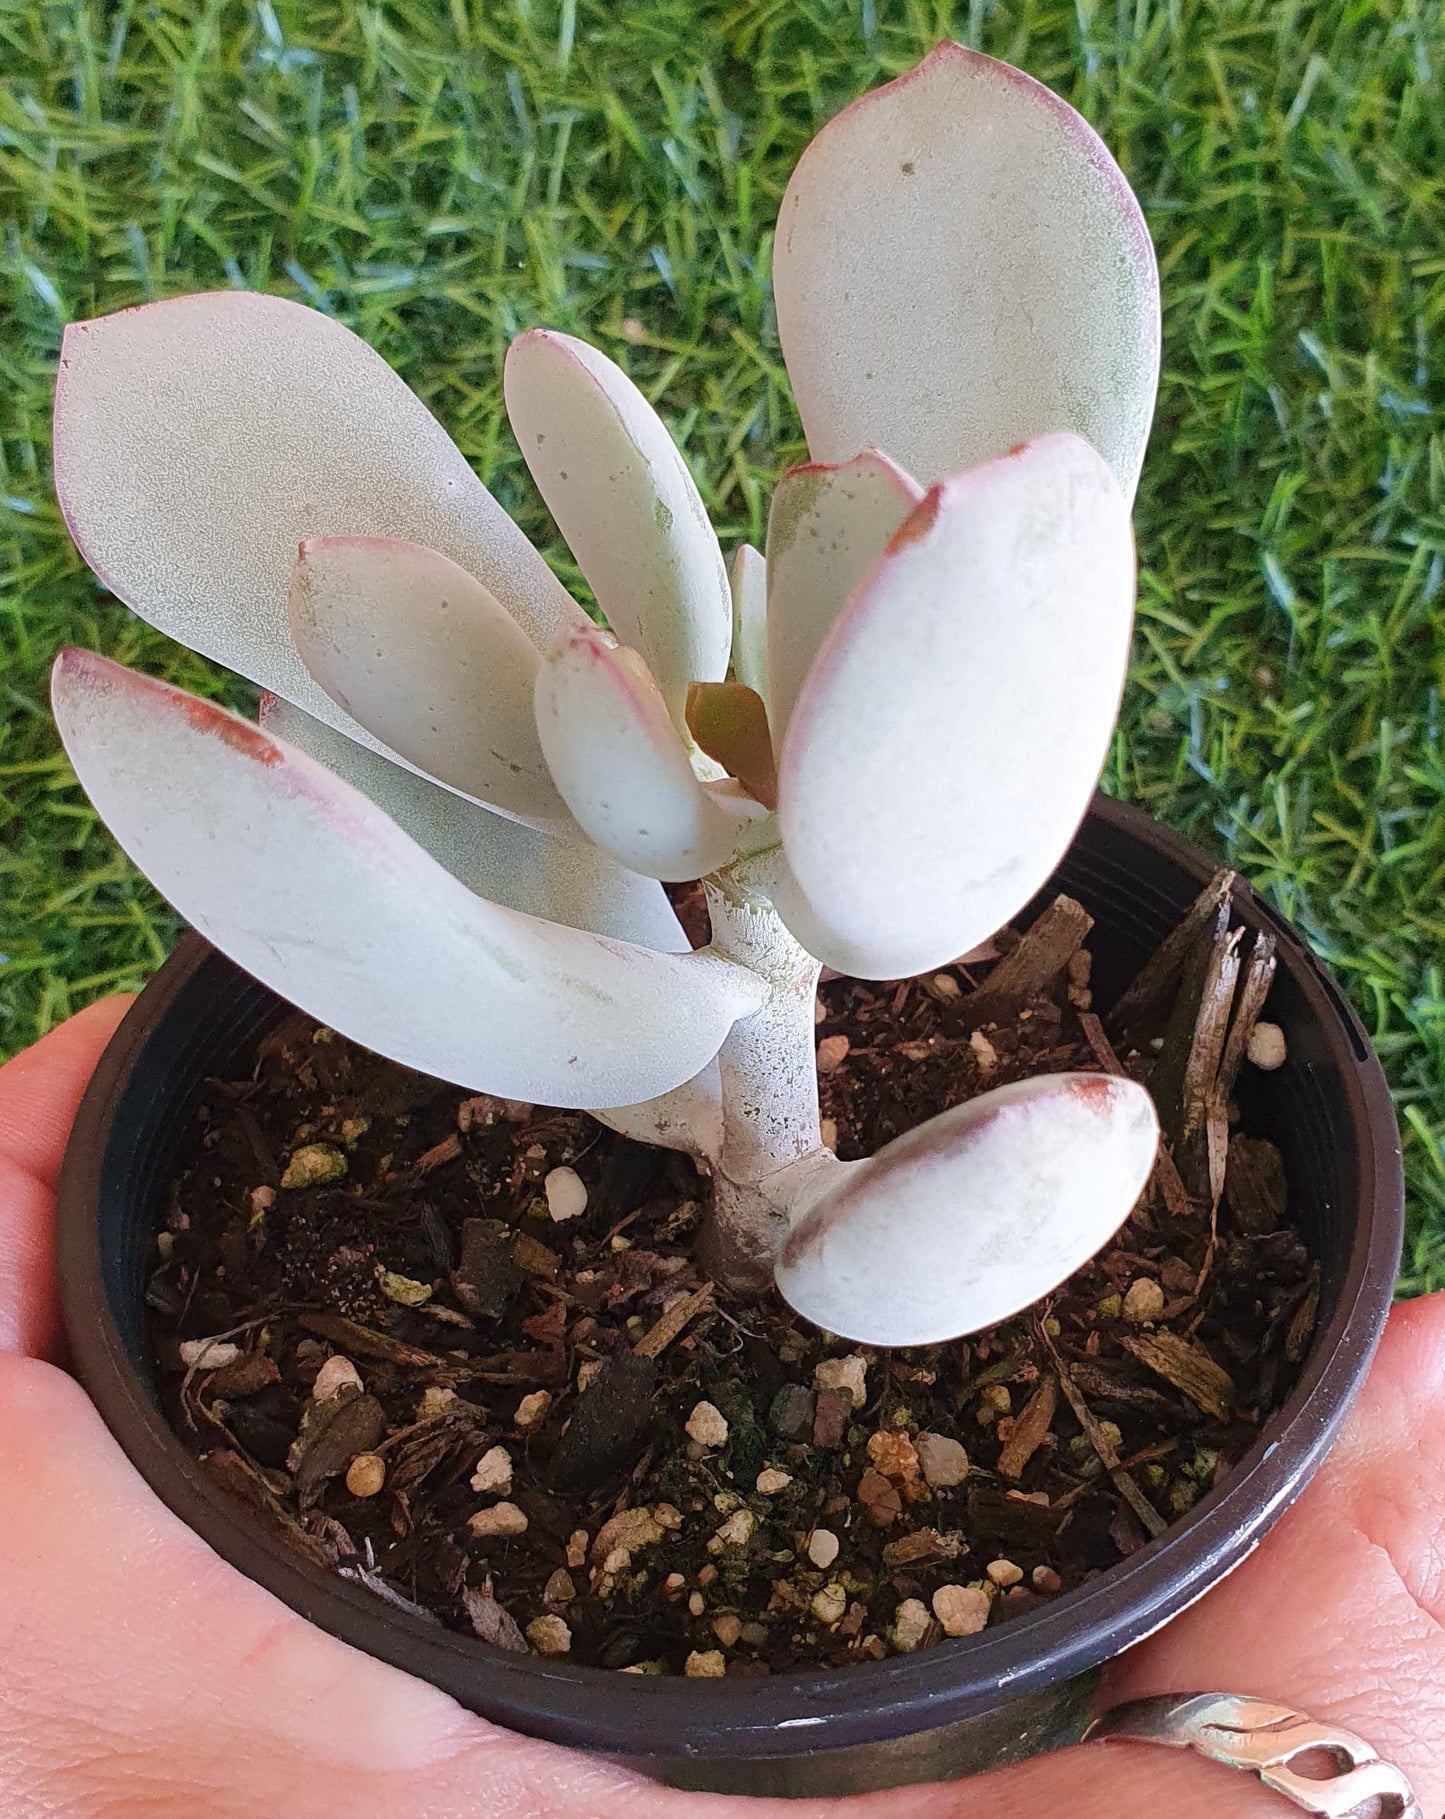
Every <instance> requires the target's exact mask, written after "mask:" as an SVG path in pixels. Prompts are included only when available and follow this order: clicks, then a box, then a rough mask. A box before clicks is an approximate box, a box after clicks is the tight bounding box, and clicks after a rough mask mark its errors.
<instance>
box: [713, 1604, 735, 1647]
mask: <svg viewBox="0 0 1445 1819" xmlns="http://www.w3.org/2000/svg"><path fill="white" fill-rule="evenodd" d="M712 1633H713V1635H714V1636H716V1637H717V1639H718V1641H719V1642H720V1643H721V1644H722V1645H723V1647H724V1648H736V1646H737V1640H738V1637H739V1636H741V1635H742V1633H743V1621H742V1618H741V1617H735V1616H734V1615H733V1614H732V1612H731V1611H724V1612H723V1614H722V1615H721V1616H720V1617H714V1618H713V1620H712Z"/></svg>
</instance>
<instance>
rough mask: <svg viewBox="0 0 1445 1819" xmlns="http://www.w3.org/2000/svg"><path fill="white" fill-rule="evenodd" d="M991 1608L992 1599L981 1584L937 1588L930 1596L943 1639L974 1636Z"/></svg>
mask: <svg viewBox="0 0 1445 1819" xmlns="http://www.w3.org/2000/svg"><path fill="white" fill-rule="evenodd" d="M992 1609H993V1599H992V1598H991V1597H990V1596H989V1594H988V1593H987V1592H986V1591H985V1590H984V1589H983V1587H982V1586H981V1585H940V1586H939V1588H938V1590H937V1591H936V1592H935V1593H934V1594H933V1614H934V1616H935V1617H937V1619H938V1621H939V1622H940V1623H941V1624H942V1625H943V1633H944V1635H945V1636H976V1635H977V1634H978V1632H979V1631H980V1630H981V1629H984V1628H985V1627H986V1626H987V1624H988V1614H989V1612H990V1611H991V1610H992Z"/></svg>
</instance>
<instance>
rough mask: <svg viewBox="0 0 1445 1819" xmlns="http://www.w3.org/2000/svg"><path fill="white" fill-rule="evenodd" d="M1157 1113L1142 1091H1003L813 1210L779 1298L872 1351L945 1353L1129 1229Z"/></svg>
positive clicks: (1099, 1080)
mask: <svg viewBox="0 0 1445 1819" xmlns="http://www.w3.org/2000/svg"><path fill="white" fill-rule="evenodd" d="M1158 1141H1159V1126H1158V1121H1157V1119H1156V1117H1155V1115H1154V1102H1153V1100H1152V1099H1151V1098H1150V1097H1149V1094H1148V1093H1147V1092H1146V1091H1145V1089H1144V1088H1143V1087H1142V1086H1139V1085H1138V1084H1137V1083H1136V1082H1135V1081H1133V1080H1127V1079H1119V1078H1114V1077H1113V1076H1111V1075H1107V1074H1051V1075H1046V1076H1043V1077H1041V1078H1036V1079H1033V1080H1020V1081H1016V1082H1014V1083H1013V1084H1012V1085H1011V1086H1001V1087H998V1088H996V1089H995V1090H994V1091H993V1092H991V1093H985V1094H984V1095H983V1096H982V1097H981V1098H978V1099H970V1100H968V1101H967V1102H966V1103H965V1104H963V1105H957V1106H954V1107H953V1108H952V1110H950V1111H946V1112H941V1113H940V1114H939V1116H938V1117H936V1118H933V1119H930V1120H929V1122H928V1123H927V1124H921V1125H919V1126H917V1128H916V1129H914V1130H911V1131H909V1132H907V1133H906V1134H905V1135H904V1136H902V1137H898V1138H895V1140H894V1141H893V1142H892V1143H890V1144H887V1145H886V1146H885V1147H884V1148H883V1149H881V1150H879V1151H878V1153H877V1154H876V1155H875V1156H872V1157H870V1158H869V1160H868V1161H867V1162H864V1163H861V1164H859V1165H858V1166H857V1167H856V1168H855V1169H854V1170H853V1171H852V1172H851V1173H850V1174H848V1175H847V1176H846V1177H844V1178H843V1180H842V1181H841V1182H840V1183H839V1185H838V1186H837V1187H834V1188H832V1189H831V1190H829V1191H828V1192H826V1193H824V1194H823V1196H822V1197H821V1198H820V1199H819V1200H816V1201H814V1202H813V1204H812V1205H811V1206H810V1207H809V1208H808V1210H807V1211H806V1212H805V1213H804V1215H803V1217H802V1218H801V1219H800V1220H799V1221H798V1223H797V1224H796V1225H795V1226H794V1228H793V1230H792V1231H791V1232H790V1233H789V1234H788V1237H787V1239H786V1241H785V1242H784V1245H783V1250H782V1255H781V1258H780V1261H779V1264H778V1269H777V1282H778V1287H779V1288H780V1289H781V1290H782V1292H783V1295H784V1297H785V1298H786V1299H787V1301H788V1302H789V1304H790V1305H791V1306H793V1307H795V1308H796V1309H797V1310H798V1312H799V1313H800V1314H802V1315H803V1316H804V1318H805V1319H808V1320H811V1321H812V1322H813V1323H814V1325H816V1326H820V1327H823V1328H824V1329H825V1330H826V1331H827V1332H830V1333H838V1334H840V1335H841V1336H842V1337H843V1338H845V1339H852V1340H855V1341H857V1342H859V1343H861V1344H865V1345H937V1344H941V1343H942V1342H943V1341H944V1340H946V1339H954V1338H957V1337H958V1335H959V1334H961V1333H976V1332H980V1331H982V1330H983V1329H984V1328H985V1327H990V1326H993V1325H995V1324H996V1323H997V1322H998V1321H1000V1320H1006V1319H1008V1317H1009V1316H1010V1315H1012V1314H1016V1313H1018V1312H1019V1311H1020V1309H1022V1308H1026V1307H1028V1306H1030V1305H1031V1304H1032V1303H1033V1302H1035V1301H1037V1300H1038V1299H1039V1298H1040V1296H1043V1295H1046V1294H1048V1293H1049V1291H1050V1290H1051V1289H1054V1288H1057V1287H1058V1285H1059V1284H1060V1283H1061V1282H1064V1281H1066V1280H1067V1279H1068V1277H1069V1276H1071V1275H1072V1274H1073V1272H1074V1271H1075V1270H1076V1269H1078V1268H1080V1267H1081V1265H1083V1264H1084V1263H1086V1262H1087V1261H1088V1259H1089V1258H1090V1257H1092V1256H1093V1255H1094V1253H1095V1252H1096V1251H1098V1250H1099V1249H1101V1248H1102V1246H1103V1245H1105V1244H1107V1243H1108V1241H1109V1239H1110V1238H1111V1237H1112V1236H1113V1235H1114V1233H1115V1232H1116V1231H1117V1230H1118V1229H1119V1227H1120V1226H1121V1225H1122V1224H1123V1223H1124V1221H1125V1219H1127V1218H1128V1216H1129V1213H1130V1211H1131V1209H1132V1208H1133V1206H1134V1203H1135V1201H1136V1200H1137V1199H1138V1197H1139V1195H1140V1193H1141V1192H1142V1191H1143V1188H1144V1184H1145V1182H1146V1181H1147V1180H1148V1178H1149V1171H1150V1169H1151V1168H1152V1167H1153V1164H1154V1155H1155V1151H1156V1149H1157V1147H1158Z"/></svg>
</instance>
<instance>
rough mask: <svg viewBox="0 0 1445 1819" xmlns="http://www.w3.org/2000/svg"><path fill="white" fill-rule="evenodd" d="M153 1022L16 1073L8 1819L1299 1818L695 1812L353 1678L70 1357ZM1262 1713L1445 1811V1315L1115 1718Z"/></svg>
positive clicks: (1222, 1807) (975, 1806) (1132, 1779)
mask: <svg viewBox="0 0 1445 1819" xmlns="http://www.w3.org/2000/svg"><path fill="white" fill-rule="evenodd" d="M125 1009H126V1001H125V1000H123V999H109V1000H107V1001H106V1002H105V1003H103V1004H97V1005H93V1006H92V1007H91V1008H90V1009H89V1010H87V1011H84V1012H82V1013H81V1015H80V1016H78V1017H75V1018H73V1019H72V1020H71V1021H70V1022H69V1023H67V1024H66V1025H64V1026H63V1027H62V1028H60V1029H58V1030H55V1031H54V1032H52V1034H51V1035H49V1036H47V1037H46V1038H45V1040H44V1041H42V1042H41V1043H39V1044H37V1045H36V1047H35V1048H33V1049H31V1050H30V1051H29V1052H28V1053H26V1054H24V1055H21V1056H19V1057H18V1058H17V1059H16V1060H14V1061H12V1062H10V1063H9V1064H8V1065H7V1066H6V1067H4V1068H3V1069H0V1485H3V1493H0V1496H3V1502H0V1513H3V1521H0V1811H3V1813H4V1815H5V1819H42V1816H43V1819H99V1816H100V1815H101V1814H104V1815H105V1819H198V1816H199V1815H202V1814H204V1815H206V1819H254V1816H255V1815H256V1814H257V1813H261V1812H265V1813H270V1814H275V1815H278V1819H335V1816H336V1815H338V1814H342V1813H345V1814H346V1815H348V1819H725V1816H726V1819H732V1816H733V1815H737V1819H743V1816H744V1815H746V1816H747V1819H904V1815H907V1819H962V1816H963V1815H965V1814H967V1815H968V1819H1044V1816H1045V1815H1050V1816H1051V1815H1053V1814H1055V1813H1061V1812H1067V1813H1069V1814H1070V1816H1071V1819H1106V1816H1107V1819H1132V1816H1134V1815H1140V1816H1141V1819H1142V1816H1144V1815H1154V1814H1158V1813H1166V1814H1169V1815H1171V1816H1176V1819H1270V1816H1271V1815H1274V1816H1275V1819H1281V1816H1282V1815H1284V1814H1286V1813H1288V1812H1289V1811H1290V1810H1291V1809H1290V1808H1289V1807H1288V1805H1287V1804H1286V1803H1285V1802H1284V1801H1283V1800H1282V1799H1281V1798H1280V1797H1279V1796H1277V1795H1274V1794H1270V1793H1267V1792H1265V1791H1264V1790H1263V1789H1261V1788H1259V1787H1258V1786H1257V1784H1255V1783H1254V1782H1253V1781H1252V1780H1250V1779H1248V1778H1246V1777H1245V1776H1242V1775H1240V1774H1238V1773H1237V1772H1235V1771H1232V1770H1228V1769H1224V1768H1219V1767H1217V1766H1215V1765H1212V1764H1209V1763H1205V1762H1202V1761H1200V1760H1198V1759H1197V1758H1194V1757H1188V1756H1180V1755H1176V1754H1175V1753H1174V1752H1172V1751H1171V1752H1166V1751H1161V1750H1158V1749H1156V1748H1153V1747H1150V1746H1148V1745H1141V1744H1116V1745H1110V1746H1099V1747H1089V1748H1085V1749H1076V1750H1068V1751H1063V1752H1060V1753H1059V1754H1056V1755H1053V1756H1048V1757H1044V1758H1040V1759H1039V1760H1037V1761H1034V1762H1031V1763H1027V1764H1024V1765H1022V1766H1020V1767H1018V1768H1013V1769H1006V1770H1000V1771H998V1772H996V1773H994V1774H991V1775H987V1776H984V1777H981V1778H979V1779H976V1780H973V1781H969V1782H967V1783H966V1784H957V1785H954V1786H952V1787H936V1788H930V1789H925V1790H920V1789H916V1788H905V1789H901V1790H899V1791H898V1792H896V1793H891V1794H878V1795H872V1796H868V1797H865V1798H859V1799H856V1800H850V1801H786V1802H784V1801H743V1800H735V1799H726V1798H721V1797H714V1796H708V1795H701V1794H681V1793H674V1792H671V1791H669V1790H666V1789H663V1788H657V1787H654V1786H653V1785H651V1784H650V1783H646V1782H643V1781H641V1780H639V1779H638V1777H636V1776H635V1775H633V1774H630V1773H628V1772H627V1771H625V1770H622V1769H619V1768H617V1767H615V1766H613V1765H611V1764H609V1763H607V1762H605V1761H601V1760H598V1759H595V1758H591V1757H586V1756H582V1755H578V1754H576V1753H574V1752H571V1751H567V1750H562V1749H558V1748H555V1747H553V1746H551V1745H549V1744H544V1743H537V1742H534V1741H532V1740H530V1739H528V1738H524V1737H518V1736H515V1735H513V1734H511V1733H509V1732H507V1731H503V1730H500V1729H498V1728H497V1727H496V1726H494V1725H490V1724H487V1723H486V1722H484V1721H483V1720H482V1719H479V1718H475V1717H473V1716H471V1715H470V1714H469V1713H467V1712H464V1711H462V1710H461V1708H460V1707H458V1706H457V1705H455V1704H454V1703H453V1702H452V1701H451V1700H450V1699H449V1698H447V1697H446V1696H445V1695H444V1694H442V1693H439V1692H436V1691H435V1690H434V1689H432V1688H431V1687H428V1686H425V1685H423V1684H422V1683H421V1682H419V1681H415V1680H412V1679H409V1678H408V1677H407V1676H406V1675H404V1674H401V1673H398V1672H397V1671H395V1670H394V1669H392V1668H389V1667H386V1666H383V1665H382V1664H381V1663H379V1662H376V1661H373V1660H371V1659H369V1658H368V1657H366V1656H363V1655H360V1654H357V1653H355V1652H354V1651H353V1650H351V1649H349V1648H347V1647H346V1646H345V1645H344V1644H342V1643H339V1642H336V1641H334V1640H333V1639H332V1638H331V1637H329V1636H327V1635H325V1634H323V1633H322V1632H321V1631H320V1630H316V1629H313V1628H312V1627H311V1626H310V1625H309V1624H307V1623H306V1622H305V1621H304V1620H303V1619H302V1618H300V1617H298V1616H296V1615H294V1614H293V1613H292V1612H291V1611H289V1610H287V1609H286V1608H285V1607H283V1606H282V1605H280V1604H278V1603H277V1602H276V1601H275V1600H274V1599H272V1598H271V1597H270V1596H269V1595H268V1594H267V1593H266V1592H263V1591H262V1590H261V1589H260V1588H259V1587H257V1586H255V1585H252V1584H251V1583H250V1582H249V1581H248V1580H246V1579H243V1578H242V1577H240V1576H239V1575H238V1574H236V1573H235V1572H233V1571H232V1570H231V1568H230V1567H228V1566H226V1565H225V1564H224V1563H223V1562H222V1561H221V1560H219V1559H218V1558H217V1557H216V1556H215V1555H214V1554H212V1553H211V1552H210V1550H209V1549H208V1548H207V1547H206V1546H205V1545H204V1544H203V1543H202V1542H200V1541H199V1540H197V1538H196V1537H195V1536H194V1535H192V1534H191V1533H190V1531H189V1530H187V1529H186V1528H185V1527H184V1526H183V1525H182V1524H181V1523H179V1522H178V1521H177V1520H176V1519H175V1517H173V1516H172V1515H171V1514H170V1512H169V1511H168V1510H166V1509H165V1508H164V1507H163V1506H162V1505H161V1504H160V1503H159V1502H158V1501H157V1500H156V1499H155V1498H154V1497H153V1496H152V1495H151V1493H150V1491H149V1490H148V1489H147V1488H146V1486H145V1485H144V1483H142V1481H141V1480H140V1479H139V1478H138V1477H137V1475H136V1474H135V1472H134V1471H133V1470H132V1468H131V1466H130V1465H129V1463H128V1462H127V1460H126V1459H125V1458H124V1456H123V1455H122V1454H121V1452H120V1450H119V1448H118V1447H117V1446H116V1445H115V1443H114V1442H113V1441H112V1440H111V1438H110V1436H109V1434H108V1433H107V1432H106V1430H105V1428H104V1427H103V1426H102V1424H101V1422H100V1419H99V1417H98V1416H97V1415H96V1413H95V1411H94V1409H93V1408H92V1407H91V1405H90V1403H89V1402H88V1401H87V1400H86V1397H85V1395H84V1393H83V1392H82V1391H81V1389H80V1388H79V1386H78V1385H77V1384H76V1383H75V1382H74V1380H73V1379H72V1378H70V1377H69V1376H67V1375H66V1374H65V1373H64V1371H63V1370H62V1369H61V1368H59V1366H58V1364H57V1363H56V1362H55V1360H57V1359H59V1358H60V1357H61V1355H62V1340H61V1336H60V1332H59V1325H58V1311H57V1304H56V1295H55V1282H54V1247H53V1234H52V1213H53V1207H54V1186H55V1179H56V1175H57V1173H58V1170H59V1166H60V1159H61V1153H62V1151H63V1148H64V1143H65V1137H66V1133H67V1132H68V1130H69V1127H70V1123H71V1119H72V1117H73V1115H74V1112H75V1108H76V1105H77V1104H78V1102H79V1098H80V1095H81V1093H82V1092H83V1090H84V1087H85V1083H86V1080H87V1079H88V1078H89V1076H90V1073H91V1070H92V1068H93V1067H94V1065H95V1062H96V1060H97V1058H98V1056H99V1054H100V1051H101V1049H102V1048H103V1047H104V1045H105V1043H106V1041H107V1040H108V1038H109V1036H110V1034H111V1032H112V1030H113V1029H114V1028H115V1025H116V1024H117V1022H118V1021H119V1019H120V1017H121V1016H122V1015H123V1014H124V1011H125ZM1179 1691H1228V1692H1235V1693H1252V1694H1255V1695H1257V1696H1258V1697H1261V1698H1264V1699H1268V1700H1270V1701H1272V1702H1275V1703H1278V1704H1284V1705H1292V1706H1295V1707H1296V1708H1298V1709H1299V1710H1301V1711H1304V1712H1308V1713H1309V1714H1311V1715H1312V1716H1314V1717H1316V1718H1320V1719H1324V1720H1329V1721H1333V1722H1336V1723H1339V1724H1343V1725H1346V1726H1347V1727H1349V1728H1350V1729H1352V1730H1355V1731H1358V1732H1359V1733H1360V1734H1362V1735H1363V1736H1365V1737H1367V1738H1368V1739H1369V1740H1370V1741H1371V1742H1372V1743H1373V1744H1374V1745H1375V1746H1376V1748H1377V1749H1378V1750H1379V1751H1380V1752H1381V1754H1382V1755H1384V1756H1386V1757H1387V1758H1390V1759H1392V1760H1394V1761H1395V1762H1397V1763H1398V1764H1399V1765H1400V1766H1401V1767H1402V1768H1403V1769H1404V1770H1405V1771H1406V1772H1407V1773H1408V1774H1409V1775H1410V1776H1411V1777H1412V1779H1413V1781H1414V1783H1415V1787H1416V1791H1417V1792H1418V1794H1419V1796H1420V1798H1421V1800H1422V1802H1423V1805H1424V1810H1425V1812H1426V1813H1427V1814H1430V1815H1433V1814H1435V1813H1438V1812H1440V1811H1441V1810H1442V1808H1445V1295H1437V1296H1434V1297H1432V1298H1430V1299H1428V1300H1422V1301H1416V1302H1412V1303H1409V1304H1407V1305H1405V1306H1402V1307H1399V1308H1397V1309H1396V1310H1395V1312H1394V1314H1393V1315H1392V1317H1391V1321H1390V1326H1389V1330H1388V1332H1387V1334H1386V1337H1385V1341H1384V1345H1383V1347H1382V1349H1381V1352H1380V1356H1379V1359H1378V1360H1377V1362H1376V1365H1375V1368H1374V1371H1373V1372H1372V1374H1371V1376H1370V1379H1369V1382H1368V1384H1367V1386H1366V1388H1365V1391H1364V1394H1363V1396H1362V1397H1361V1401H1360V1404H1359V1406H1358V1408H1357V1410H1356V1412H1355V1414H1354V1417H1353V1418H1352V1420H1351V1422H1350V1423H1349V1426H1348V1428H1347V1431H1346V1433H1345V1435H1344V1438H1343V1439H1342V1441H1341V1443H1340V1445H1339V1446H1338V1447H1337V1448H1336V1450H1335V1452H1334V1453H1333V1455H1332V1456H1331V1458H1330V1460H1329V1461H1328V1463H1327V1464H1326V1465H1325V1467H1324V1468H1323V1470H1322V1471H1321V1472H1320V1474H1319V1476H1318V1478H1317V1479H1316V1480H1315V1482H1314V1484H1313V1486H1312V1487H1311V1489H1310V1490H1309V1491H1308V1492H1307V1493H1306V1495H1305V1496H1304V1497H1303V1498H1302V1500H1301V1501H1300V1503H1299V1504H1298V1505H1297V1507H1296V1508H1295V1509H1294V1510H1293V1511H1292V1512H1291V1513H1290V1514H1289V1515H1287V1516H1286V1517H1285V1518H1284V1520H1283V1521H1282V1522H1281V1523H1280V1524H1279V1526H1278V1527H1277V1528H1276V1529H1275V1531H1274V1532H1273V1534H1272V1535H1271V1536H1270V1538H1269V1539H1268V1540H1267V1541H1266V1542H1265V1544H1264V1545H1263V1546H1262V1547H1261V1548H1260V1550H1259V1551H1258V1553H1256V1554H1255V1555H1254V1556H1253V1557H1252V1558H1251V1559H1250V1560H1248V1561H1247V1562H1246V1563H1245V1564H1244V1565H1243V1566H1242V1567H1241V1568H1240V1569H1239V1570H1238V1571H1237V1572H1236V1573H1235V1574H1234V1575H1233V1577H1232V1578H1230V1579H1229V1580H1227V1581H1226V1582H1225V1583H1224V1584H1223V1585H1222V1586H1220V1587H1219V1588H1218V1589H1217V1590H1216V1591H1214V1592H1212V1593H1211V1594H1210V1595H1209V1597H1208V1598H1206V1599H1205V1600H1203V1601H1202V1602H1201V1603H1200V1604H1198V1605H1196V1606H1194V1608H1193V1609H1192V1610H1190V1611H1188V1612H1186V1613H1185V1614H1184V1615H1183V1616H1182V1617H1180V1618H1179V1619H1177V1620H1176V1621H1175V1622H1174V1623H1173V1624H1171V1625H1170V1626H1169V1628H1168V1629H1167V1630H1166V1631H1164V1632H1163V1633H1162V1634H1160V1635H1158V1636H1156V1637H1154V1638H1152V1639H1151V1640H1150V1641H1149V1642H1147V1643H1144V1644H1141V1645H1140V1646H1139V1647H1138V1648H1137V1649H1135V1650H1133V1651H1132V1653H1131V1654H1129V1655H1128V1656H1126V1657H1125V1658H1124V1659H1123V1660H1121V1661H1120V1662H1118V1663H1117V1664H1116V1665H1115V1666H1114V1668H1113V1669H1112V1670H1111V1684H1110V1687H1109V1694H1110V1697H1111V1698H1113V1699H1121V1698H1134V1697H1139V1696H1142V1695H1144V1694H1147V1693H1152V1692H1179Z"/></svg>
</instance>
